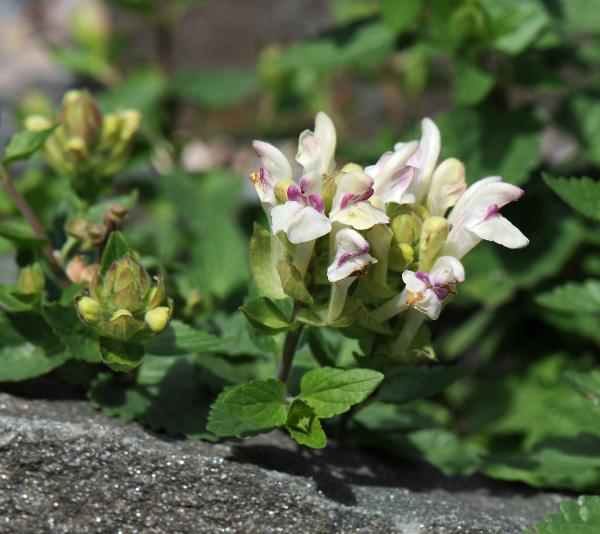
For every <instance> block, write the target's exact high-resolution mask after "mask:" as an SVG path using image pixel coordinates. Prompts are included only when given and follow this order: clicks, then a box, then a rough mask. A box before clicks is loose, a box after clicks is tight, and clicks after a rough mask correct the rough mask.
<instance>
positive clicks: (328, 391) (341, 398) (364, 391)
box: [300, 367, 384, 417]
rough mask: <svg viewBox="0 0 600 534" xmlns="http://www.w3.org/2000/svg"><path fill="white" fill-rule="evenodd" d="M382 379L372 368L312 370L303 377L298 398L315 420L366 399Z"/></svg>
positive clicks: (342, 411) (347, 408)
mask: <svg viewBox="0 0 600 534" xmlns="http://www.w3.org/2000/svg"><path fill="white" fill-rule="evenodd" d="M383 378H384V375H383V374H382V373H380V372H378V371H373V370H371V369H334V368H333V367H321V368H320V369H313V370H312V371H309V372H308V373H306V374H304V376H303V377H302V380H301V382H300V391H301V396H300V399H302V400H304V401H306V402H307V403H308V404H309V405H310V406H311V407H312V408H313V409H314V410H315V413H316V414H317V416H318V417H333V416H334V415H338V414H341V413H344V412H347V411H348V410H349V409H350V408H351V407H352V406H354V405H355V404H358V403H359V402H362V401H363V400H365V399H366V398H367V397H368V396H369V395H370V394H371V393H372V392H373V391H375V389H376V388H377V386H379V384H381V381H382V380H383Z"/></svg>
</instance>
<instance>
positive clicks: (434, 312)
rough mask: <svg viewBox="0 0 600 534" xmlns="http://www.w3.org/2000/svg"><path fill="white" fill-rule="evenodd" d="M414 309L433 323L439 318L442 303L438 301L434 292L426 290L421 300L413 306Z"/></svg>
mask: <svg viewBox="0 0 600 534" xmlns="http://www.w3.org/2000/svg"><path fill="white" fill-rule="evenodd" d="M414 307H415V308H416V309H417V310H419V311H420V312H423V313H424V314H425V315H427V316H428V317H429V318H430V319H433V320H434V321H435V320H436V319H437V318H438V317H439V316H440V313H441V311H442V308H443V307H444V301H442V300H440V299H439V298H438V297H437V295H436V294H435V292H433V291H432V290H431V289H428V290H426V291H425V293H423V298H422V299H420V300H418V301H417V302H416V303H415V304H414Z"/></svg>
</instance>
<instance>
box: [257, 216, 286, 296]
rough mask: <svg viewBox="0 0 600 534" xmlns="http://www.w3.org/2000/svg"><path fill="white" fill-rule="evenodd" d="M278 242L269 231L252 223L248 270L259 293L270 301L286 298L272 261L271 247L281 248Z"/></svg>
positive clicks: (281, 245) (275, 266)
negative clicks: (252, 230)
mask: <svg viewBox="0 0 600 534" xmlns="http://www.w3.org/2000/svg"><path fill="white" fill-rule="evenodd" d="M274 239H277V241H274ZM278 241H279V238H276V237H275V238H274V237H273V235H272V234H271V232H270V231H269V230H266V229H265V228H263V227H262V226H261V225H260V224H258V223H254V232H253V233H252V239H250V270H251V271H252V276H253V278H254V281H255V282H256V285H257V286H258V289H259V291H260V292H261V293H264V295H265V296H266V297H269V298H271V299H284V298H286V294H285V292H284V290H283V287H281V280H280V279H279V274H278V272H277V265H276V264H275V262H274V261H273V247H277V246H279V247H283V244H282V243H281V242H278Z"/></svg>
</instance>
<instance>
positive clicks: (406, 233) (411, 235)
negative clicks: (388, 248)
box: [392, 213, 423, 245]
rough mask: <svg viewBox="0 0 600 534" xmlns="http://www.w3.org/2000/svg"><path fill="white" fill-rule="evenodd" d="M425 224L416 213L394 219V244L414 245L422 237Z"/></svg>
mask: <svg viewBox="0 0 600 534" xmlns="http://www.w3.org/2000/svg"><path fill="white" fill-rule="evenodd" d="M422 226H423V223H422V222H421V219H420V218H419V217H417V216H416V214H415V213H403V214H401V215H396V217H394V218H393V219H392V232H393V234H394V243H397V244H398V243H406V244H408V245H414V244H415V243H416V242H417V240H418V239H419V236H420V235H421V227H422Z"/></svg>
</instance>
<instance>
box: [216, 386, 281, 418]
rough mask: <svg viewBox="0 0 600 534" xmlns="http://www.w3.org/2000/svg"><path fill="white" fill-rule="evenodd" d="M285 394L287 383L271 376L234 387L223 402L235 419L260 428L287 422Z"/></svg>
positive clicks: (226, 394)
mask: <svg viewBox="0 0 600 534" xmlns="http://www.w3.org/2000/svg"><path fill="white" fill-rule="evenodd" d="M285 395H286V390H285V384H284V383H283V382H280V381H279V380H275V379H273V378H269V379H267V380H253V381H252V382H248V383H247V384H241V385H239V386H234V387H232V388H231V389H230V390H228V391H227V392H226V393H225V395H224V397H223V402H224V403H225V407H226V408H227V410H229V413H230V415H231V416H232V417H234V418H235V419H238V420H239V421H241V422H243V423H249V424H251V425H254V426H256V427H258V428H272V427H277V426H283V425H285V423H286V419H287V403H286V402H285Z"/></svg>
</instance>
